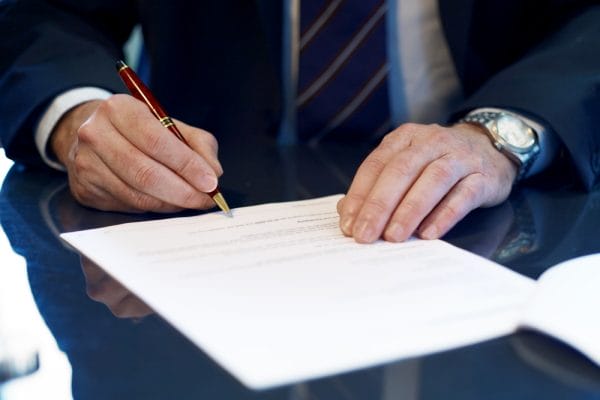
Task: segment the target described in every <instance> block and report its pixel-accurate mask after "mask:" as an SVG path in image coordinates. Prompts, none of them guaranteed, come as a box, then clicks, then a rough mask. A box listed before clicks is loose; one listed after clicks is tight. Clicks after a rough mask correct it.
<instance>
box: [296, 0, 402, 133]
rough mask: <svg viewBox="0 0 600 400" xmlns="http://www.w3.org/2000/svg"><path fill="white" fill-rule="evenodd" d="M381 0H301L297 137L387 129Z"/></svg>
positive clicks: (383, 25) (388, 121)
mask: <svg viewBox="0 0 600 400" xmlns="http://www.w3.org/2000/svg"><path fill="white" fill-rule="evenodd" d="M386 10H387V8H386V3H385V0H301V2H300V44H299V52H300V56H299V69H298V88H297V94H298V96H297V99H296V106H297V123H298V135H299V138H300V140H301V141H305V142H312V143H315V142H318V141H321V140H329V139H333V140H347V139H349V140H352V139H361V140H363V139H364V138H365V137H369V138H372V139H373V140H375V139H377V138H378V137H380V136H381V135H383V134H384V133H387V131H388V130H389V129H390V125H391V124H390V115H389V114H390V112H389V100H388V86H387V75H388V69H389V68H388V62H387V55H386V27H385V14H386Z"/></svg>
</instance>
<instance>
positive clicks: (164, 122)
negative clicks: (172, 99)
mask: <svg viewBox="0 0 600 400" xmlns="http://www.w3.org/2000/svg"><path fill="white" fill-rule="evenodd" d="M159 121H160V123H161V124H162V126H164V127H165V128H168V127H170V126H173V125H175V123H174V122H173V120H172V119H171V118H170V117H163V118H161V119H159Z"/></svg>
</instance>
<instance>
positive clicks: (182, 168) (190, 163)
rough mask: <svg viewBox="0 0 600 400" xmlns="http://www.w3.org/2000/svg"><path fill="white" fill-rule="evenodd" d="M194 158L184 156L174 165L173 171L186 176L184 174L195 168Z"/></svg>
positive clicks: (190, 172) (191, 171)
mask: <svg viewBox="0 0 600 400" xmlns="http://www.w3.org/2000/svg"><path fill="white" fill-rule="evenodd" d="M197 167H198V165H197V163H196V159H195V158H193V157H184V158H182V159H181V161H180V162H179V164H178V165H177V166H176V167H175V172H176V173H177V174H178V175H180V176H186V174H188V173H189V174H190V175H191V174H192V173H193V171H194V170H197Z"/></svg>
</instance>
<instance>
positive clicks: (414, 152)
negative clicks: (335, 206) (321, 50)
mask: <svg viewBox="0 0 600 400" xmlns="http://www.w3.org/2000/svg"><path fill="white" fill-rule="evenodd" d="M432 150H435V149H433V148H431V147H418V148H413V147H411V148H409V149H405V150H403V151H401V152H399V153H397V154H396V155H395V156H394V157H393V158H392V159H391V160H390V161H389V162H388V163H387V165H386V166H385V168H384V170H383V171H382V172H381V174H380V176H379V177H378V179H377V181H376V183H375V185H374V186H373V188H372V189H371V191H370V192H369V193H368V195H367V196H366V198H365V201H364V203H363V206H362V208H361V209H360V212H359V214H358V215H357V217H356V222H355V223H354V226H353V229H352V236H353V237H354V239H355V240H356V241H357V242H359V243H371V242H373V241H375V240H376V239H378V238H379V237H381V234H382V232H383V229H384V228H385V226H386V224H387V222H388V221H389V218H390V216H391V215H392V212H393V211H394V210H395V209H396V207H397V206H398V204H399V203H400V202H401V201H402V199H403V198H404V196H405V194H406V193H407V192H408V190H409V188H410V187H411V186H412V185H413V183H414V182H415V181H416V180H417V178H418V177H419V176H420V175H421V173H422V171H423V170H424V168H425V167H426V165H427V164H429V162H430V161H431V160H432V159H433V158H434V157H435V156H437V154H436V153H433V152H432Z"/></svg>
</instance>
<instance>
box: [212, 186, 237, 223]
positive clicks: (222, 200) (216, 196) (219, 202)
mask: <svg viewBox="0 0 600 400" xmlns="http://www.w3.org/2000/svg"><path fill="white" fill-rule="evenodd" d="M212 198H213V200H214V201H215V203H217V206H219V208H220V209H221V210H222V211H223V213H225V215H226V216H228V217H230V218H233V214H232V212H231V210H230V209H229V206H228V205H227V202H226V201H225V198H224V197H223V195H222V194H221V192H218V191H217V192H216V193H214V194H213V196H212Z"/></svg>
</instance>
